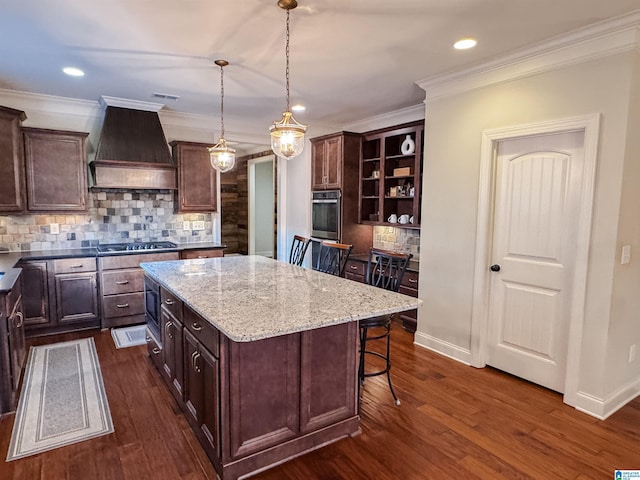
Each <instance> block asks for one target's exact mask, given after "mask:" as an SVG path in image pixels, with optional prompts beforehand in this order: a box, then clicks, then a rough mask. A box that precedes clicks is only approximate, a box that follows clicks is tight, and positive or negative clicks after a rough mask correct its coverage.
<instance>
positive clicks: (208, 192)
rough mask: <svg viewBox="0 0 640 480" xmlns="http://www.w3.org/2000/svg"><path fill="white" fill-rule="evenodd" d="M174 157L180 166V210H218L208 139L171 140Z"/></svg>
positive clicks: (216, 190)
mask: <svg viewBox="0 0 640 480" xmlns="http://www.w3.org/2000/svg"><path fill="white" fill-rule="evenodd" d="M170 145H171V149H172V153H173V161H174V162H175V164H176V165H177V166H178V201H177V202H176V210H177V211H178V212H181V213H182V212H215V211H217V209H218V202H217V199H218V188H217V175H216V170H215V169H214V168H213V167H212V166H211V161H210V160H209V147H211V146H212V145H208V144H205V143H193V142H179V141H173V142H171V143H170Z"/></svg>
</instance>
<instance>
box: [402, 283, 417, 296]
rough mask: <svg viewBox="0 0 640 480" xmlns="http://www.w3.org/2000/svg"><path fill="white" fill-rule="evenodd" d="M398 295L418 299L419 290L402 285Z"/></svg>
mask: <svg viewBox="0 0 640 480" xmlns="http://www.w3.org/2000/svg"><path fill="white" fill-rule="evenodd" d="M398 293H402V294H404V295H409V296H410V297H416V298H418V290H417V289H416V288H409V287H405V286H404V285H400V288H398Z"/></svg>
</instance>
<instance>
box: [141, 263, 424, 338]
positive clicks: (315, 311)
mask: <svg viewBox="0 0 640 480" xmlns="http://www.w3.org/2000/svg"><path fill="white" fill-rule="evenodd" d="M141 267H142V269H143V270H144V271H145V272H146V274H147V275H149V276H150V277H151V278H153V279H154V280H156V281H157V282H158V283H160V285H162V286H164V287H165V288H167V289H168V290H169V291H171V292H172V293H173V294H175V295H176V296H177V297H178V298H180V300H182V301H183V302H184V303H185V305H188V306H189V308H191V309H192V310H193V311H195V312H196V313H197V314H199V315H201V316H202V317H203V318H205V319H206V320H208V321H209V322H211V324H212V325H213V326H214V327H216V328H217V329H218V330H220V331H221V332H222V333H223V334H224V335H226V336H227V337H228V338H229V339H231V340H233V341H235V342H249V341H254V340H260V339H263V338H270V337H274V336H278V335H286V334H290V333H295V332H300V331H305V330H312V329H315V328H320V327H325V326H328V325H337V324H341V323H346V322H352V321H356V320H360V319H364V318H369V317H374V316H379V315H385V314H390V313H397V312H401V311H405V310H410V309H413V308H417V307H418V306H419V305H420V304H421V303H422V301H421V300H419V299H417V298H413V297H409V296H406V295H400V294H397V293H393V292H388V291H386V290H383V289H379V288H375V287H371V286H369V285H364V284H360V283H356V282H352V281H350V280H347V279H344V278H339V277H335V276H332V275H327V274H324V273H320V272H316V271H314V270H307V269H304V268H301V267H296V266H294V265H290V264H288V263H283V262H278V261H274V260H271V259H268V258H265V257H260V256H239V257H226V258H215V259H206V260H191V261H173V262H158V263H142V264H141Z"/></svg>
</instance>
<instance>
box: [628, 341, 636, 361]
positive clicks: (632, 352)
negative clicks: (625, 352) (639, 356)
mask: <svg viewBox="0 0 640 480" xmlns="http://www.w3.org/2000/svg"><path fill="white" fill-rule="evenodd" d="M635 360H636V344H635V343H634V344H633V345H631V346H630V347H629V363H633V362H634V361H635Z"/></svg>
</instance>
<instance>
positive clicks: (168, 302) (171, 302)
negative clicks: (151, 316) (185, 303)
mask: <svg viewBox="0 0 640 480" xmlns="http://www.w3.org/2000/svg"><path fill="white" fill-rule="evenodd" d="M164 303H166V304H167V305H173V304H174V303H176V302H174V301H173V300H171V299H170V298H167V299H166V300H165V301H164Z"/></svg>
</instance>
